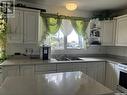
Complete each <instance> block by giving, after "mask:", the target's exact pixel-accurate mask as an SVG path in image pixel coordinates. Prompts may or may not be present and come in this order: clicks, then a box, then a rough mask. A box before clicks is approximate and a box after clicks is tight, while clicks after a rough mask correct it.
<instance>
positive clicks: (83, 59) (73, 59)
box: [55, 55, 105, 61]
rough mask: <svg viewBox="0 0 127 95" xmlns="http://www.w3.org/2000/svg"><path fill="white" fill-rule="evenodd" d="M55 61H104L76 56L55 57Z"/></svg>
mask: <svg viewBox="0 0 127 95" xmlns="http://www.w3.org/2000/svg"><path fill="white" fill-rule="evenodd" d="M55 59H56V60H57V61H105V59H102V58H95V57H82V58H81V57H76V56H68V55H64V56H57V57H55Z"/></svg>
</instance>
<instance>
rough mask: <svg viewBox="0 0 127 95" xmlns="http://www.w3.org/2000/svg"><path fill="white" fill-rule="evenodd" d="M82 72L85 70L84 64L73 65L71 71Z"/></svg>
mask: <svg viewBox="0 0 127 95" xmlns="http://www.w3.org/2000/svg"><path fill="white" fill-rule="evenodd" d="M82 70H86V63H76V64H73V71H82Z"/></svg>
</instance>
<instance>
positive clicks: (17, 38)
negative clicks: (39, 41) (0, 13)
mask: <svg viewBox="0 0 127 95" xmlns="http://www.w3.org/2000/svg"><path fill="white" fill-rule="evenodd" d="M8 30H9V31H8V34H7V35H8V36H7V41H8V43H22V42H23V11H21V10H16V11H15V17H14V18H9V19H8Z"/></svg>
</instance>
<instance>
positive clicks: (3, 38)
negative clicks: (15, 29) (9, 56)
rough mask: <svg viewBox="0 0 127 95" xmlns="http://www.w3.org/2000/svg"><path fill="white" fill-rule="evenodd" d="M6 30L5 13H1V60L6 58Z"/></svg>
mask: <svg viewBox="0 0 127 95" xmlns="http://www.w3.org/2000/svg"><path fill="white" fill-rule="evenodd" d="M6 30H7V23H6V20H5V15H4V14H3V13H0V61H3V60H5V59H6V50H5V49H6V33H7V32H6Z"/></svg>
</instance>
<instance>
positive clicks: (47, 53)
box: [40, 45, 51, 60]
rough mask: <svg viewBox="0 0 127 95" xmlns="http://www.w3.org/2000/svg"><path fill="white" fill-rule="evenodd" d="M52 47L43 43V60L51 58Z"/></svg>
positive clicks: (41, 56)
mask: <svg viewBox="0 0 127 95" xmlns="http://www.w3.org/2000/svg"><path fill="white" fill-rule="evenodd" d="M50 54H51V47H50V46H45V45H43V46H42V47H41V50H40V58H41V59H43V60H50Z"/></svg>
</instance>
